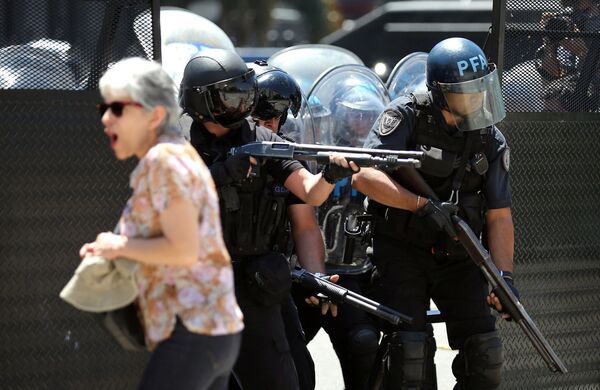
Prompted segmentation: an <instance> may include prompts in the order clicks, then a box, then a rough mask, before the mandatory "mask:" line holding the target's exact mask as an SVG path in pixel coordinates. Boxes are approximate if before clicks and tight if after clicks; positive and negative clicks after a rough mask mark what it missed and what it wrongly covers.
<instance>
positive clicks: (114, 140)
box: [107, 133, 119, 149]
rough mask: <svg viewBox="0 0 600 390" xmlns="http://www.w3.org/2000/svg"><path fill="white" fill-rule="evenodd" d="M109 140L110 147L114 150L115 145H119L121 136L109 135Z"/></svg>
mask: <svg viewBox="0 0 600 390" xmlns="http://www.w3.org/2000/svg"><path fill="white" fill-rule="evenodd" d="M107 135H108V138H109V139H110V147H111V148H113V149H114V147H115V144H116V143H117V140H118V139H119V136H118V135H116V134H111V133H107Z"/></svg>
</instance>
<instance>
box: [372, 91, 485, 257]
mask: <svg viewBox="0 0 600 390" xmlns="http://www.w3.org/2000/svg"><path fill="white" fill-rule="evenodd" d="M413 104H414V106H415V108H416V125H415V128H414V131H413V134H412V137H411V139H410V140H409V145H407V149H408V150H419V151H423V152H424V153H425V158H424V160H423V162H422V165H421V168H419V172H420V173H421V175H422V176H423V178H424V179H425V181H426V182H427V183H428V184H429V185H430V187H431V188H432V189H433V190H434V192H435V193H436V194H437V196H438V198H439V199H440V200H444V201H446V200H448V201H452V202H456V201H457V200H458V206H459V213H458V214H459V216H460V217H461V218H463V219H464V220H465V221H466V222H467V223H468V224H469V225H470V226H471V228H472V229H473V231H474V232H475V233H476V234H477V235H479V234H480V233H481V232H482V230H483V222H484V213H485V198H484V191H483V186H484V175H485V173H486V172H487V168H488V161H487V158H486V155H485V145H486V143H488V142H490V136H491V128H486V129H482V130H480V131H471V132H457V133H455V134H450V133H449V132H448V131H447V130H446V129H445V127H446V126H445V125H444V124H442V125H441V126H440V125H438V123H441V121H442V120H443V119H442V118H441V116H440V115H436V114H438V113H436V112H435V111H434V110H435V109H434V108H433V107H432V102H431V97H430V95H429V94H414V95H413ZM399 182H400V183H402V182H401V181H399ZM374 213H375V215H376V216H378V218H377V222H376V224H375V234H384V235H388V236H391V237H393V238H394V239H396V240H400V241H403V242H406V243H410V244H412V245H415V246H418V247H422V248H434V249H435V250H436V251H437V252H440V253H443V254H445V255H448V256H455V257H463V256H466V253H465V252H464V251H463V250H462V247H460V245H458V244H456V243H455V242H454V241H453V240H451V239H450V238H449V237H448V236H447V235H446V234H445V233H444V232H436V231H432V230H431V229H430V228H429V227H428V225H426V223H425V221H424V220H423V219H422V218H420V217H418V216H416V215H415V214H413V213H412V212H410V211H406V210H401V209H396V208H387V207H385V206H382V205H378V204H375V206H374Z"/></svg>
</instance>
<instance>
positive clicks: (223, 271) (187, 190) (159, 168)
mask: <svg viewBox="0 0 600 390" xmlns="http://www.w3.org/2000/svg"><path fill="white" fill-rule="evenodd" d="M130 186H131V188H132V189H133V194H132V196H131V198H130V199H129V200H128V201H127V205H126V206H125V209H124V210H123V214H122V216H121V220H120V221H119V228H120V231H121V234H123V235H125V236H127V237H132V238H151V237H157V236H160V235H161V234H162V233H161V226H160V220H159V217H160V214H161V212H163V211H164V210H165V209H166V208H167V207H169V204H170V203H171V202H172V201H173V200H175V199H181V198H184V199H187V200H189V201H191V202H192V203H193V204H194V205H196V206H197V207H198V209H199V210H200V214H199V218H198V235H199V236H200V244H201V245H200V254H199V256H198V261H197V262H196V263H195V264H194V265H193V266H190V267H187V266H169V265H147V264H144V263H140V264H139V266H138V267H137V271H136V274H135V277H136V282H137V285H138V288H139V298H138V304H139V308H140V313H141V317H142V320H143V324H144V328H145V333H146V344H147V345H148V348H150V349H152V348H154V346H155V345H156V344H157V343H158V342H160V341H161V340H164V339H166V338H168V337H169V336H170V335H171V332H172V331H173V328H174V326H175V321H176V316H178V317H179V318H180V320H181V321H182V322H183V324H184V325H185V326H186V328H187V329H188V330H189V331H191V332H195V333H201V334H206V335H224V334H230V333H236V332H239V331H241V330H242V329H243V322H242V312H241V310H240V308H239V306H238V304H237V301H236V299H235V293H234V282H233V270H232V266H231V259H230V257H229V254H228V252H227V249H226V247H225V243H224V241H223V235H222V232H221V220H220V217H219V200H218V197H217V193H216V190H215V185H214V183H213V180H212V178H211V175H210V171H209V170H208V168H207V167H206V165H205V164H204V162H203V161H202V159H201V158H200V156H199V155H198V153H197V152H196V150H195V149H194V148H193V147H192V146H191V145H190V144H189V143H188V142H186V141H185V140H183V139H178V138H173V137H161V138H159V142H158V143H157V144H156V145H155V146H153V147H152V148H151V149H150V150H149V151H148V153H147V154H146V155H145V156H144V157H143V158H142V159H141V160H140V162H139V164H138V165H137V167H136V168H135V169H134V171H133V172H132V173H131V177H130Z"/></svg>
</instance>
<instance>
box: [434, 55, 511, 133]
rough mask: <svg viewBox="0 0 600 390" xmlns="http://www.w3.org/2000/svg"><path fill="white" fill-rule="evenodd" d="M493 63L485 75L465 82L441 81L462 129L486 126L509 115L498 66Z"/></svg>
mask: <svg viewBox="0 0 600 390" xmlns="http://www.w3.org/2000/svg"><path fill="white" fill-rule="evenodd" d="M489 66H490V68H491V69H492V71H491V72H490V73H489V74H487V75H485V76H484V77H481V78H478V79H475V80H470V81H465V82H462V83H450V84H447V83H438V84H437V88H438V89H439V91H440V92H441V94H442V96H443V97H444V100H445V102H446V105H447V110H448V112H450V114H451V115H452V117H453V119H454V122H455V126H456V128H457V129H458V130H460V131H472V130H479V129H483V128H486V127H488V126H491V125H493V124H495V123H498V122H500V121H501V120H502V119H504V117H505V116H506V111H505V110H504V101H503V100H502V90H501V89H500V82H499V80H498V72H497V69H496V66H495V65H494V64H489Z"/></svg>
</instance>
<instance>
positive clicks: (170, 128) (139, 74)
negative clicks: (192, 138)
mask: <svg viewBox="0 0 600 390" xmlns="http://www.w3.org/2000/svg"><path fill="white" fill-rule="evenodd" d="M100 93H101V94H102V97H104V98H109V97H110V98H122V97H130V98H131V99H132V100H133V101H135V102H138V103H140V104H141V105H142V106H144V108H145V109H146V110H152V109H154V107H157V106H163V107H165V109H166V111H167V115H166V116H165V119H164V120H163V122H162V123H161V124H160V126H159V128H158V129H157V132H158V135H163V134H170V135H177V136H182V129H181V126H180V125H179V122H178V119H179V115H180V112H181V109H180V107H179V104H178V103H177V88H176V87H175V83H174V82H173V79H171V77H170V76H169V75H168V74H167V72H165V70H164V69H163V68H162V66H161V65H160V64H159V63H157V62H154V61H149V60H145V59H143V58H139V57H132V58H125V59H123V60H120V61H118V62H116V63H115V64H113V65H112V66H111V67H110V68H109V69H108V70H107V71H106V73H104V75H103V76H102V78H101V79H100Z"/></svg>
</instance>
